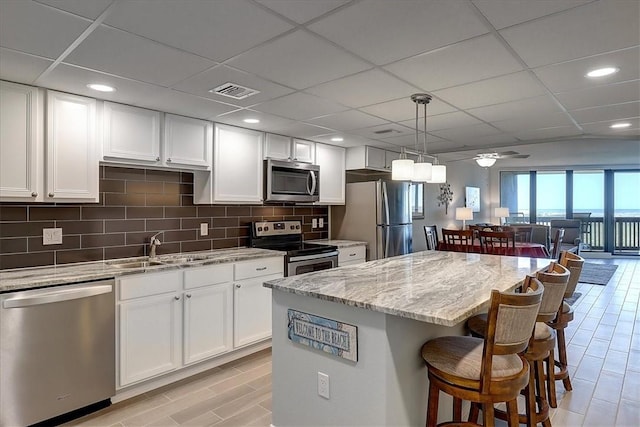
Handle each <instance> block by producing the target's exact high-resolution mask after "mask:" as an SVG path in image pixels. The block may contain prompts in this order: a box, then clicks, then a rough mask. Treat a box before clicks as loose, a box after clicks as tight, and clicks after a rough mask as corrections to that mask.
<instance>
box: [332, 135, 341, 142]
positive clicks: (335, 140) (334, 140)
mask: <svg viewBox="0 0 640 427" xmlns="http://www.w3.org/2000/svg"><path fill="white" fill-rule="evenodd" d="M331 141H333V142H342V141H344V138H342V137H341V136H334V137H333V138H331Z"/></svg>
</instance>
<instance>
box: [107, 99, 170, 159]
mask: <svg viewBox="0 0 640 427" xmlns="http://www.w3.org/2000/svg"><path fill="white" fill-rule="evenodd" d="M103 155H104V160H105V161H118V162H124V163H137V164H141V165H160V164H161V159H160V113H159V112H158V111H152V110H146V109H144V108H137V107H131V106H128V105H122V104H115V103H112V102H105V103H104V152H103Z"/></svg>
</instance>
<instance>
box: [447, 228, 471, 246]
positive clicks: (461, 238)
mask: <svg viewBox="0 0 640 427" xmlns="http://www.w3.org/2000/svg"><path fill="white" fill-rule="evenodd" d="M442 239H443V240H444V243H445V244H446V245H447V248H448V250H450V251H455V252H472V249H473V230H448V229H446V228H443V229H442Z"/></svg>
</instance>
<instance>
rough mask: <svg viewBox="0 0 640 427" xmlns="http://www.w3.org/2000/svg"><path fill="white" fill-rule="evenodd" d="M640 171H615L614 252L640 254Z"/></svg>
mask: <svg viewBox="0 0 640 427" xmlns="http://www.w3.org/2000/svg"><path fill="white" fill-rule="evenodd" d="M639 193H640V171H614V172H613V253H614V254H634V255H640V197H639V196H638V194H639Z"/></svg>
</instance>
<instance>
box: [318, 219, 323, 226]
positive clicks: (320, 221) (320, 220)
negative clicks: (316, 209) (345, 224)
mask: <svg viewBox="0 0 640 427" xmlns="http://www.w3.org/2000/svg"><path fill="white" fill-rule="evenodd" d="M318 227H320V228H324V218H318Z"/></svg>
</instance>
